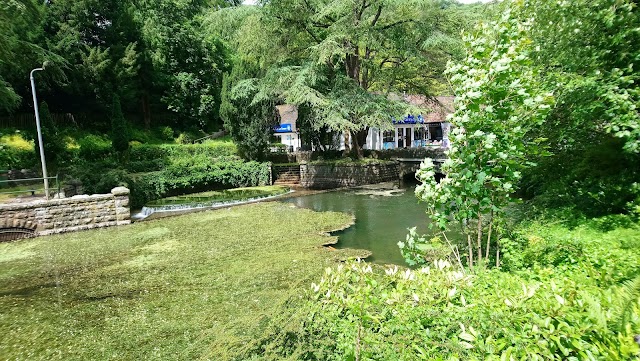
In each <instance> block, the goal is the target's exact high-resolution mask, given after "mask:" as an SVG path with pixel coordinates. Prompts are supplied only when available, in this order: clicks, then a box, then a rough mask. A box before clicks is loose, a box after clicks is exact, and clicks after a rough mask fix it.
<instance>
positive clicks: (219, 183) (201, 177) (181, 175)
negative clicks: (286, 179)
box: [127, 155, 270, 207]
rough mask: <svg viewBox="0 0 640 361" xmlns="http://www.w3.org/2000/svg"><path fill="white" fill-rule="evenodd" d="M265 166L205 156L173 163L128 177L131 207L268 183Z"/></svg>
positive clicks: (232, 158) (264, 164) (267, 168)
mask: <svg viewBox="0 0 640 361" xmlns="http://www.w3.org/2000/svg"><path fill="white" fill-rule="evenodd" d="M269 171H270V165H269V163H259V162H245V161H243V160H241V159H239V158H235V157H226V158H218V159H215V160H213V159H211V158H210V157H207V156H205V155H199V156H195V157H193V158H191V159H184V160H182V161H179V162H176V163H173V164H171V165H169V166H167V167H166V168H165V169H164V170H161V171H156V172H151V173H146V174H143V175H139V176H135V177H131V179H130V181H129V182H128V184H127V185H128V186H129V187H130V188H131V205H132V207H141V206H143V205H144V204H146V203H148V202H149V201H152V200H155V199H160V198H164V197H167V196H172V195H177V194H184V193H194V192H200V191H206V190H214V189H227V188H236V187H249V186H259V185H266V184H268V183H269Z"/></svg>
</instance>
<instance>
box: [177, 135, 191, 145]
mask: <svg viewBox="0 0 640 361" xmlns="http://www.w3.org/2000/svg"><path fill="white" fill-rule="evenodd" d="M192 142H193V138H191V136H190V135H189V134H187V133H180V135H178V138H176V143H178V144H191V143H192Z"/></svg>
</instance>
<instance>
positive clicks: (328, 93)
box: [237, 0, 460, 157]
mask: <svg viewBox="0 0 640 361" xmlns="http://www.w3.org/2000/svg"><path fill="white" fill-rule="evenodd" d="M449 5H451V4H450V3H448V2H442V1H418V0H409V1H394V0H362V1H353V0H336V1H328V0H306V1H301V0H271V1H265V2H264V3H263V6H262V8H260V10H259V14H258V15H254V16H251V17H249V18H248V19H250V21H252V22H254V23H256V22H258V23H259V25H257V26H253V27H252V28H251V29H255V30H253V31H252V30H251V29H246V28H243V31H244V33H243V40H242V42H239V44H238V46H239V49H238V52H239V53H240V54H238V56H240V57H244V58H252V59H255V60H256V61H257V62H258V63H260V66H261V67H262V69H264V75H263V76H261V77H259V78H254V79H248V80H246V81H245V82H240V83H238V85H237V87H238V89H239V90H238V91H242V90H244V91H245V92H246V93H251V92H253V93H255V97H254V101H255V102H261V101H264V100H265V99H278V100H279V101H281V102H287V103H292V104H296V105H302V106H305V107H308V108H310V109H311V112H310V113H309V116H310V117H311V120H312V121H311V123H312V124H313V126H314V127H315V128H316V129H320V128H321V127H329V128H331V129H333V130H336V131H343V132H347V133H349V134H350V135H351V139H352V140H353V141H352V146H353V150H354V151H355V153H356V154H357V155H358V156H359V157H362V145H363V144H364V141H365V138H366V135H367V132H368V130H369V128H370V127H385V126H386V127H389V125H388V123H389V119H390V117H391V116H394V115H395V116H399V115H401V114H402V112H404V111H406V110H407V108H406V107H405V106H403V105H402V104H399V103H398V102H394V101H390V100H389V97H388V94H389V93H402V92H411V93H414V94H425V95H431V94H433V93H435V92H441V91H442V89H443V84H444V81H443V76H442V73H443V70H444V67H445V64H446V61H447V60H448V59H450V58H451V56H452V55H453V54H455V53H457V52H458V51H459V46H458V42H457V41H456V40H455V37H452V36H450V34H452V33H455V32H457V31H458V30H459V27H460V26H459V25H460V24H457V23H456V20H455V17H454V16H453V14H454V13H455V12H454V11H453V10H452V9H449V8H448V7H449ZM451 6H453V5H451ZM240 28H242V26H240ZM253 38H255V39H261V41H260V42H259V43H257V42H252V41H251V39H253ZM247 43H249V44H255V46H253V47H250V48H247V47H243V44H247Z"/></svg>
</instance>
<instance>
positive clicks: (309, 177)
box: [300, 162, 398, 189]
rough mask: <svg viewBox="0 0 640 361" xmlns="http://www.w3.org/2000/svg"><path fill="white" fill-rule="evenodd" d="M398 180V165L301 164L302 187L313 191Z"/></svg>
mask: <svg viewBox="0 0 640 361" xmlns="http://www.w3.org/2000/svg"><path fill="white" fill-rule="evenodd" d="M397 180H398V164H397V163H396V162H384V163H376V164H348V165H336V164H306V163H302V164H300V185H301V186H302V187H305V188H311V189H331V188H340V187H354V186H359V185H364V184H374V183H380V182H389V181H397Z"/></svg>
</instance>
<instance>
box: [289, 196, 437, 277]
mask: <svg viewBox="0 0 640 361" xmlns="http://www.w3.org/2000/svg"><path fill="white" fill-rule="evenodd" d="M414 190H415V185H412V186H410V187H407V188H402V189H400V190H397V191H394V192H389V191H384V190H381V191H376V190H372V191H364V192H363V191H362V190H348V191H336V192H328V193H321V194H314V195H309V196H303V197H294V198H290V199H286V200H283V202H288V203H293V204H295V205H296V206H298V207H302V208H309V209H313V210H316V211H335V212H346V213H350V214H353V215H354V216H355V218H356V223H355V225H353V226H352V227H350V228H348V229H346V230H344V231H340V232H338V233H336V235H338V236H339V241H338V244H337V247H338V248H362V249H367V250H370V251H371V252H372V253H373V255H372V256H371V257H370V258H368V259H367V260H369V261H372V262H376V263H383V264H386V263H393V264H401V265H405V264H406V263H405V261H404V259H403V258H402V255H401V254H400V250H399V249H398V245H397V243H398V241H401V240H404V239H405V237H406V235H407V233H408V231H407V229H408V228H411V227H416V226H417V227H418V233H425V232H426V231H427V229H428V227H427V224H428V223H427V222H428V219H427V216H426V214H425V209H426V207H425V205H424V204H419V203H418V199H417V198H416V197H415V195H414Z"/></svg>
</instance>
